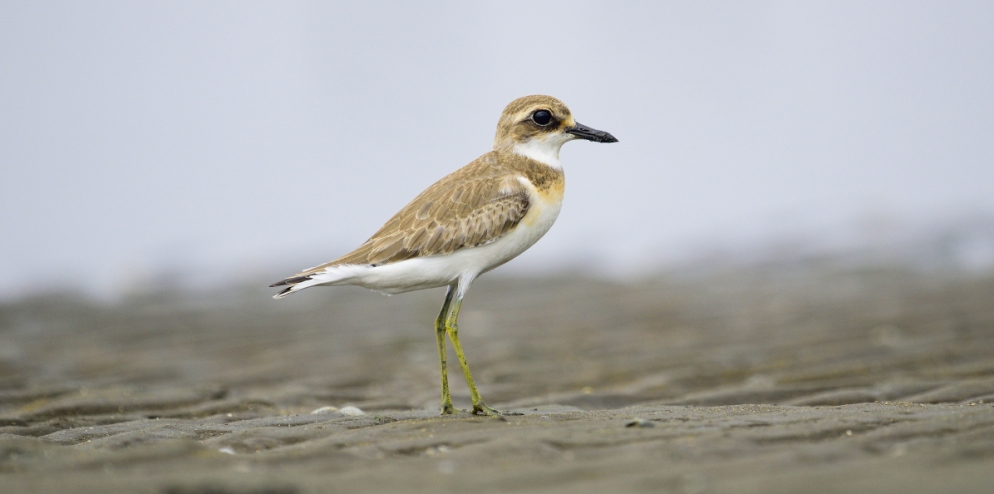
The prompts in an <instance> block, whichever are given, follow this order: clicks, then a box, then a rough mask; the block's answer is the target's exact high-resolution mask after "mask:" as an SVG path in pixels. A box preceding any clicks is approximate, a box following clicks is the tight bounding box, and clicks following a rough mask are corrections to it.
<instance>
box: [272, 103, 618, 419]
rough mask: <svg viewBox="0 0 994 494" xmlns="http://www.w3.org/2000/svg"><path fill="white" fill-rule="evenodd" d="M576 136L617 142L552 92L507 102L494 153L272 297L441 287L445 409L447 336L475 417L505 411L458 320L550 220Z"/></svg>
mask: <svg viewBox="0 0 994 494" xmlns="http://www.w3.org/2000/svg"><path fill="white" fill-rule="evenodd" d="M574 139H585V140H588V141H594V142H618V140H617V139H615V138H614V136H612V135H611V134H609V133H607V132H603V131H600V130H595V129H592V128H590V127H587V126H585V125H581V124H579V123H577V122H576V120H574V119H573V115H572V114H571V113H570V111H569V108H567V107H566V105H565V104H563V103H562V102H561V101H559V100H558V99H556V98H553V97H551V96H541V95H536V96H525V97H523V98H519V99H516V100H514V101H512V102H511V103H510V104H509V105H507V107H506V108H504V112H503V113H502V114H501V116H500V120H498V122H497V134H496V136H495V137H494V147H493V150H492V151H490V152H488V153H486V154H484V155H483V156H480V157H479V158H477V159H475V160H473V161H472V162H470V163H469V164H468V165H466V166H464V167H462V168H460V169H459V170H456V171H455V172H453V173H451V174H449V175H448V176H446V177H445V178H443V179H441V180H439V181H438V182H436V183H435V184H434V185H432V186H431V187H428V188H427V189H426V190H425V191H424V192H422V193H421V194H420V195H418V196H417V197H415V198H414V200H413V201H411V203H410V204H408V205H407V206H405V207H404V208H403V209H401V210H400V212H398V213H397V214H395V215H394V216H393V218H390V220H389V221H387V222H386V224H385V225H383V227H382V228H380V229H379V230H378V231H377V232H376V233H374V234H373V236H372V237H370V238H369V240H367V241H366V242H364V243H363V244H362V245H360V246H359V248H358V249H356V250H354V251H352V252H350V253H348V254H345V255H344V256H342V257H339V258H338V259H335V260H334V261H331V262H328V263H325V264H322V265H320V266H315V267H313V268H310V269H305V270H304V271H301V272H300V273H297V274H295V275H293V276H291V277H289V278H286V279H284V280H283V281H280V282H278V283H274V284H273V285H270V286H285V287H286V288H284V289H283V290H282V291H281V292H279V293H278V294H276V295H275V296H274V297H273V298H277V299H279V298H283V297H285V296H287V295H289V294H291V293H295V292H298V291H300V290H303V289H305V288H310V287H312V286H319V285H358V286H362V287H365V288H370V289H373V290H377V291H380V292H384V293H391V294H392V293H402V292H408V291H412V290H421V289H424V288H436V287H443V286H447V287H448V291H447V292H446V293H445V302H443V303H442V310H441V312H440V313H439V314H438V318H437V319H436V320H435V338H436V340H437V342H438V358H439V363H440V366H441V373H442V414H443V415H444V414H451V413H455V412H456V411H457V410H456V409H455V408H453V406H452V398H451V397H450V396H449V382H448V372H447V369H446V346H445V335H446V334H448V335H449V340H451V341H452V347H453V349H455V351H456V357H458V358H459V365H460V366H461V367H462V371H463V375H464V376H465V378H466V384H467V386H469V393H470V398H471V400H472V403H473V410H472V413H474V414H484V415H500V414H502V412H499V411H497V410H494V409H493V408H490V407H488V406H487V405H486V404H484V403H483V399H482V398H480V393H479V391H477V389H476V384H474V383H473V376H472V375H471V374H470V371H469V365H468V364H467V363H466V356H465V354H464V353H463V350H462V344H460V343H459V328H458V326H457V324H456V320H457V319H458V318H459V309H460V307H461V306H462V299H463V296H465V295H466V291H467V290H468V289H469V286H470V285H471V284H472V283H473V280H475V279H476V278H477V277H478V276H480V275H481V274H483V273H486V272H487V271H490V270H491V269H494V268H496V267H497V266H500V265H502V264H504V263H506V262H507V261H510V260H511V259H513V258H515V257H516V256H517V255H518V254H521V253H522V252H524V251H525V250H527V249H528V248H529V247H531V246H532V245H533V244H534V243H535V242H537V241H538V239H540V238H542V235H545V232H547V231H549V228H550V227H551V226H552V223H553V222H555V221H556V217H557V216H559V210H560V208H561V207H562V201H563V190H564V186H565V176H564V175H563V169H562V166H561V165H560V163H559V149H560V147H562V145H563V144H565V143H567V142H569V141H572V140H574Z"/></svg>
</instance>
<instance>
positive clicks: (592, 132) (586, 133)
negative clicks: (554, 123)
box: [566, 122, 618, 142]
mask: <svg viewBox="0 0 994 494" xmlns="http://www.w3.org/2000/svg"><path fill="white" fill-rule="evenodd" d="M566 132H568V133H570V134H573V135H575V136H577V137H579V138H580V139H586V140H588V141H594V142H618V139H617V138H615V137H614V136H613V135H611V134H608V133H607V132H604V131H603V130H597V129H591V128H590V127H587V126H586V125H583V124H582V123H579V122H577V123H576V125H574V126H572V127H569V128H567V129H566Z"/></svg>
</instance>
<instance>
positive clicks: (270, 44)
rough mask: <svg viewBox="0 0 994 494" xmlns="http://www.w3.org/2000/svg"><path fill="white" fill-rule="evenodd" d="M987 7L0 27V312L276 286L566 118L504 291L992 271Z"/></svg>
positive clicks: (60, 22)
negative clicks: (536, 123) (805, 275)
mask: <svg viewBox="0 0 994 494" xmlns="http://www.w3.org/2000/svg"><path fill="white" fill-rule="evenodd" d="M992 25H994V4H992V3H990V2H983V1H978V2H904V1H902V2H839V1H835V2H802V3H798V2H751V3H738V2H665V3H664V2H631V3H614V4H612V5H611V6H610V8H606V6H605V4H604V3H603V2H593V1H584V0H575V1H570V2H538V3H536V2H501V3H500V4H499V5H497V4H488V3H482V2H480V3H475V4H473V3H466V2H424V3H418V4H416V5H415V4H411V5H406V4H398V3H396V2H166V3H161V2H134V1H127V2H85V3H65V2H43V1H38V2H11V1H6V2H0V167H2V171H3V173H2V176H3V178H2V180H0V209H2V213H0V232H2V233H0V299H5V300H12V299H19V298H21V297H23V296H25V295H27V294H35V293H39V292H46V291H50V290H60V291H64V290H74V291H82V292H85V293H88V294H90V295H93V296H97V297H105V298H112V299H113V298H115V297H119V296H120V295H122V294H127V293H133V292H135V291H146V290H157V289H159V288H161V287H163V286H165V287H172V288H175V287H180V288H186V287H195V288H202V289H204V288H205V289H211V288H218V287H222V286H227V285H230V284H232V283H248V284H253V285H264V284H268V283H269V282H272V281H274V280H275V279H278V278H280V277H282V276H284V275H286V274H289V273H290V272H293V271H295V270H296V269H298V268H302V267H306V266H310V265H314V264H318V263H321V262H324V261H327V260H330V259H332V258H334V257H336V256H338V255H340V254H342V253H344V252H346V251H348V250H349V249H351V248H352V247H354V246H356V245H358V244H359V243H360V242H362V241H363V240H365V239H366V238H367V237H368V235H370V234H371V233H372V232H373V231H375V230H376V228H378V227H379V226H380V225H381V224H382V222H384V221H385V220H386V219H387V218H388V217H389V216H390V215H391V214H392V213H394V212H395V211H396V210H397V209H399V208H400V207H401V206H403V205H404V204H406V202H407V201H408V200H410V199H411V198H413V197H414V196H415V195H416V194H417V193H418V192H420V191H421V190H422V189H423V188H424V187H426V186H428V185H430V184H431V183H432V182H434V181H435V180H437V179H438V178H440V177H442V176H443V175H445V174H446V173H448V172H450V171H452V170H455V169H456V168H458V167H460V166H462V165H463V164H465V163H467V162H469V161H470V160H472V159H474V158H476V157H477V156H479V155H480V154H482V153H484V152H486V151H487V150H488V149H489V148H490V145H491V140H492V136H493V131H494V127H495V124H496V120H497V117H498V116H499V114H500V112H501V110H502V109H503V107H504V105H506V104H507V103H508V102H509V101H511V100H512V99H514V98H517V97H519V96H523V95H527V94H534V93H545V94H550V95H554V96H556V97H558V98H560V99H562V100H564V101H565V102H566V103H567V104H568V105H570V107H571V109H572V110H573V112H574V114H575V115H576V116H577V119H578V120H579V121H580V122H582V123H584V124H587V125H590V126H593V127H595V128H599V129H604V130H608V131H610V132H612V133H614V134H615V135H616V136H618V137H619V138H620V140H621V142H620V143H619V144H616V145H611V146H601V145H593V144H589V143H582V142H581V143H573V144H569V145H567V146H565V148H564V151H563V160H564V164H565V168H566V170H567V175H568V182H569V186H568V193H567V199H566V204H565V207H564V208H563V212H562V215H561V216H560V219H559V221H558V223H557V224H556V226H555V228H553V230H552V231H551V232H550V233H549V234H548V235H547V236H546V238H545V239H543V240H542V241H541V242H539V243H538V244H537V245H536V246H535V247H534V248H532V249H531V250H530V251H528V252H527V253H525V254H524V255H522V256H521V258H520V259H518V260H515V261H514V262H512V263H510V264H509V265H508V266H506V267H505V268H502V271H503V272H505V273H509V274H512V275H514V274H516V273H517V274H521V273H536V272H538V273H546V274H548V273H552V272H557V271H576V270H580V271H583V272H587V273H591V274H594V275H597V276H612V277H626V276H628V275H631V274H635V273H644V272H646V270H649V271H652V270H659V269H666V268H673V267H674V266H676V267H680V266H687V265H692V264H694V263H698V264H700V263H705V264H706V263H708V262H719V261H720V262H724V263H727V262H754V261H759V262H765V260H771V259H772V260H785V259H798V258H807V257H811V256H824V255H837V254H839V253H847V254H846V255H851V254H853V253H855V255H856V256H857V258H858V259H862V260H869V261H871V262H876V261H880V260H885V261H888V262H891V261H895V260H896V261H899V262H901V263H912V264H914V265H919V266H925V267H933V266H940V267H944V268H950V267H951V268H954V269H965V270H968V271H977V270H981V271H983V270H987V269H989V268H990V267H991V266H994V194H992V193H991V186H992V184H994V138H992V136H994V64H992V63H991V61H992V60H994V31H992V30H991V26H992Z"/></svg>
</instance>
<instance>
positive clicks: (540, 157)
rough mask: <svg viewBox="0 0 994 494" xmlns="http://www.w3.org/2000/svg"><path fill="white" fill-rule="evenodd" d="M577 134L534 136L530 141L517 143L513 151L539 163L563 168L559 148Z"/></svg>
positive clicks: (558, 168)
mask: <svg viewBox="0 0 994 494" xmlns="http://www.w3.org/2000/svg"><path fill="white" fill-rule="evenodd" d="M575 137H576V136H574V135H572V134H565V133H563V134H553V135H550V136H546V137H543V138H537V137H536V138H532V139H529V140H528V142H523V143H516V144H515V145H514V148H513V151H514V153H515V154H519V155H521V156H524V157H526V158H530V159H533V160H535V161H538V162H539V163H542V164H545V165H549V166H551V167H553V168H555V169H557V170H561V169H562V167H563V165H562V164H561V163H560V162H559V148H561V147H563V144H566V143H567V142H569V141H572V140H573V139H574V138H575Z"/></svg>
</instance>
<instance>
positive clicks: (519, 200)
mask: <svg viewBox="0 0 994 494" xmlns="http://www.w3.org/2000/svg"><path fill="white" fill-rule="evenodd" d="M484 165H486V163H480V166H479V167H475V168H471V167H469V166H467V167H466V168H463V169H461V170H458V171H457V172H455V173H453V174H451V175H449V176H447V177H445V178H443V179H442V180H440V181H438V182H437V183H435V184H434V185H432V186H431V187H429V188H428V189H426V190H425V191H424V192H422V193H421V194H420V195H419V196H418V197H416V198H415V199H414V200H413V201H411V203H410V204H408V205H407V206H405V207H404V208H403V209H401V210H400V211H399V212H397V214H395V215H394V216H393V217H392V218H390V220H389V221H387V222H386V223H385V224H384V225H383V227H382V228H380V229H379V231H377V232H376V233H374V234H373V236H372V237H370V238H369V240H367V241H365V242H364V243H363V244H362V245H361V246H359V248H358V249H356V250H354V251H352V252H350V253H348V254H346V255H344V256H342V257H340V258H338V259H336V260H334V261H331V262H329V263H326V264H322V265H320V266H316V267H313V268H311V269H308V270H306V271H303V272H301V273H299V274H298V275H297V276H306V275H308V274H312V273H315V272H318V271H321V270H323V269H324V268H327V267H329V266H334V265H339V264H377V265H379V264H387V263H393V262H398V261H403V260H405V259H412V258H415V257H424V256H434V255H445V254H451V253H452V252H455V251H457V250H459V249H463V248H467V247H475V246H479V245H485V244H487V243H490V242H493V241H495V240H497V239H499V238H500V237H502V236H504V235H506V234H507V233H508V232H509V231H511V230H512V229H513V228H514V227H515V226H516V225H517V224H518V222H520V221H521V219H522V218H524V216H525V215H526V214H527V213H528V207H529V193H528V190H527V189H526V188H525V186H524V185H522V183H521V182H520V181H519V180H518V178H517V176H516V175H513V174H509V173H508V172H506V171H504V170H499V169H494V168H486V167H485V166H484ZM488 170H489V171H491V173H479V172H480V171H484V172H486V171H488Z"/></svg>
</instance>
